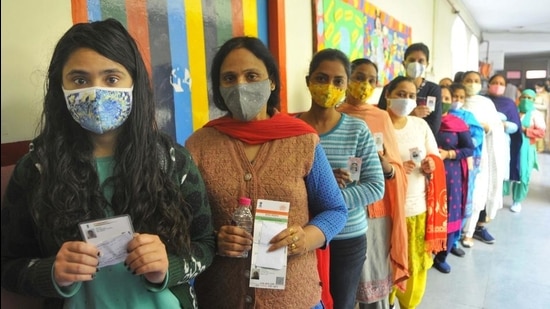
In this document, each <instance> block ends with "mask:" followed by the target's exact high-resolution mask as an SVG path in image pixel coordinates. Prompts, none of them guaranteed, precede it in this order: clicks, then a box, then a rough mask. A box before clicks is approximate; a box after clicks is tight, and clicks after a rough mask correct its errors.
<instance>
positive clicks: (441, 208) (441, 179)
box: [425, 154, 447, 253]
mask: <svg viewBox="0 0 550 309" xmlns="http://www.w3.org/2000/svg"><path fill="white" fill-rule="evenodd" d="M428 157H431V158H432V159H433V161H434V163H435V170H434V171H433V173H432V174H431V177H429V180H428V184H427V192H426V208H427V215H426V238H425V239H426V251H428V252H431V253H437V252H440V251H444V250H446V249H447V183H446V178H445V165H443V160H441V158H440V157H438V156H436V155H433V154H429V155H428Z"/></svg>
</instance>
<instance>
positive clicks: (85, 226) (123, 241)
mask: <svg viewBox="0 0 550 309" xmlns="http://www.w3.org/2000/svg"><path fill="white" fill-rule="evenodd" d="M78 226H79V228H80V233H81V234H82V238H83V239H84V241H86V242H87V243H91V244H93V245H95V246H96V247H97V249H98V250H99V252H100V256H99V265H98V267H100V268H101V267H105V266H109V265H114V264H118V263H120V262H122V261H124V260H125V259H126V257H127V256H128V251H127V246H128V243H129V242H130V241H131V240H132V238H133V237H134V228H133V226H132V220H131V219H130V216H129V215H122V216H116V217H111V218H105V219H99V220H92V221H86V222H82V223H79V225H78Z"/></svg>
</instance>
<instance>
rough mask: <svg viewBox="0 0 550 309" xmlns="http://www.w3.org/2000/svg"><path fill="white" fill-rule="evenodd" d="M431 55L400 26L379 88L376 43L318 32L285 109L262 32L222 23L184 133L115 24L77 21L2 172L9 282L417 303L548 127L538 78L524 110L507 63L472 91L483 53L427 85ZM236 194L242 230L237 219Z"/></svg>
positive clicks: (303, 304) (468, 243) (113, 294)
mask: <svg viewBox="0 0 550 309" xmlns="http://www.w3.org/2000/svg"><path fill="white" fill-rule="evenodd" d="M428 61H429V49H428V47H427V46H426V45H424V44H422V43H415V44H412V45H410V46H409V47H408V48H407V50H406V51H405V55H404V62H403V65H404V66H405V68H406V72H407V73H406V76H399V77H396V78H394V79H393V80H392V81H391V82H390V83H389V84H388V85H385V87H384V90H383V94H382V97H381V98H380V102H379V104H378V107H377V106H374V105H370V104H368V103H367V100H368V99H369V98H370V97H371V96H372V94H373V90H374V88H375V87H376V86H377V85H378V80H377V76H378V68H377V66H376V65H375V64H374V63H373V62H372V61H370V60H369V59H365V58H360V59H354V60H353V61H351V62H350V59H349V58H348V57H347V56H346V55H345V54H344V53H343V52H342V51H340V50H337V49H324V50H321V51H318V52H317V53H315V54H314V55H313V57H312V60H311V62H310V64H309V72H308V74H307V76H306V85H305V86H307V89H308V90H309V93H310V95H311V107H310V109H309V110H308V111H305V112H303V113H300V114H298V115H287V114H284V113H281V112H279V105H280V101H281V100H282V99H281V98H280V90H281V81H280V73H279V69H278V67H277V63H276V61H275V59H274V57H273V56H272V54H271V53H270V51H269V49H268V48H267V47H266V46H265V45H264V44H263V43H262V41H261V40H259V39H258V38H254V37H247V36H240V37H234V38H232V39H230V40H228V41H226V42H225V43H224V44H223V45H222V46H221V47H220V48H219V50H218V51H217V52H216V54H215V56H214V58H213V61H212V65H211V71H210V73H211V74H210V77H211V87H212V88H211V91H212V94H213V103H214V104H215V106H216V107H217V108H218V109H220V110H221V111H224V112H226V115H225V116H222V117H220V118H217V119H213V120H211V121H209V122H208V123H207V124H206V125H204V127H202V128H200V129H198V130H197V131H195V132H194V133H193V134H192V135H191V136H190V137H189V138H188V139H187V141H186V142H185V146H183V145H180V144H178V143H176V142H175V141H174V140H173V138H171V137H169V136H167V135H165V134H164V133H162V132H160V130H159V128H158V126H157V123H156V120H155V102H154V99H153V98H154V96H153V93H152V87H151V81H150V77H149V75H148V73H147V70H146V68H145V64H144V61H143V58H142V56H141V55H140V52H139V50H138V48H137V45H136V42H135V41H134V39H133V38H132V37H131V36H130V34H129V33H128V32H127V30H126V29H125V28H124V27H123V26H122V24H120V22H118V21H116V20H114V19H107V20H104V21H99V22H91V23H81V24H76V25H74V26H72V27H71V28H70V29H69V30H68V31H67V32H66V33H65V34H64V35H63V37H62V38H61V39H60V40H59V42H58V43H57V45H56V47H55V50H54V53H53V56H52V59H51V62H50V66H49V69H48V75H47V88H46V94H45V97H44V105H43V115H42V123H41V127H40V129H41V130H40V133H39V135H38V136H37V137H36V138H35V139H33V141H32V143H31V144H30V148H29V153H28V154H27V155H25V156H24V157H23V158H22V159H21V160H20V161H19V162H18V163H17V166H16V168H15V171H14V174H13V176H12V178H11V179H10V182H9V185H8V188H7V191H6V196H5V200H4V202H5V206H4V207H3V208H2V236H1V237H2V287H3V288H5V289H7V290H10V291H13V292H16V293H19V294H25V295H32V296H38V297H42V298H44V304H45V305H46V307H48V308H120V307H126V308H293V309H294V308H336V309H353V308H354V307H355V306H356V305H358V306H359V308H380V309H387V308H393V307H394V305H395V303H396V302H399V307H400V308H402V309H412V308H417V307H418V306H419V304H420V303H421V302H422V298H423V296H424V292H425V288H426V283H427V280H428V269H430V268H431V267H432V266H433V267H435V268H436V269H437V270H439V271H441V272H443V273H449V272H450V271H451V265H450V263H449V262H448V260H447V256H448V255H449V254H454V255H457V256H460V257H463V256H465V255H466V252H465V251H464V250H463V249H462V248H461V246H462V247H465V248H470V247H472V246H473V244H474V242H473V239H474V238H475V239H478V240H480V241H482V242H485V243H487V244H493V243H495V238H494V237H493V236H492V235H491V234H490V233H489V231H488V229H487V228H486V224H487V223H488V222H489V221H490V220H494V219H495V218H496V214H497V211H498V210H499V209H500V208H502V207H503V192H504V193H509V192H511V193H512V195H513V200H514V205H513V206H512V211H514V212H519V211H520V210H521V202H522V200H523V199H525V197H526V195H527V193H528V188H529V179H530V174H531V171H532V170H533V169H535V168H537V161H536V160H537V156H536V154H537V148H536V145H537V140H539V139H542V138H544V137H545V136H546V135H545V134H546V120H545V119H544V116H545V115H544V114H542V113H541V112H539V111H538V110H537V105H536V100H537V99H536V98H537V93H535V91H533V90H530V89H528V90H524V91H523V92H522V95H521V98H520V102H519V106H518V108H517V109H516V108H515V104H513V102H512V101H511V100H509V99H507V98H505V97H503V93H504V87H505V85H506V80H505V78H504V77H503V76H501V75H495V76H493V77H492V78H491V79H490V80H489V92H488V95H487V96H482V95H480V94H479V93H480V90H481V76H480V75H479V73H478V72H474V71H469V72H465V73H463V74H459V75H457V76H455V78H454V81H453V80H451V79H450V78H445V79H443V80H441V82H440V85H437V84H435V83H432V82H430V81H427V80H426V78H425V71H426V66H427V65H428ZM304 88H305V87H304ZM537 90H538V89H537ZM538 93H540V91H538ZM518 147H519V148H518ZM497 149H506V151H505V152H504V154H505V155H503V152H502V151H499V152H498V153H497ZM240 197H247V198H249V199H250V200H252V204H251V211H252V213H253V214H255V215H256V220H255V222H254V230H252V231H248V230H246V229H243V228H242V227H240V226H237V225H235V224H234V222H232V218H233V217H232V216H233V213H234V211H235V209H236V207H237V206H238V205H237V204H238V201H239V198H240ZM262 203H266V204H276V205H279V206H277V207H278V208H276V209H271V208H270V209H264V208H263V204H262ZM285 205H286V206H285ZM260 213H261V214H262V215H261V216H264V217H263V221H260ZM94 227H97V228H95V229H94ZM99 227H101V228H99ZM258 229H260V230H258ZM90 231H91V232H93V233H91V234H90ZM89 235H93V237H90V236H89ZM245 252H248V253H250V254H248V255H243V253H245ZM325 259H326V260H325ZM262 265H263V266H262ZM265 265H269V266H265ZM262 267H265V268H262ZM253 268H254V269H253ZM274 269H275V270H277V271H274ZM273 273H275V274H277V275H273ZM266 276H267V277H269V276H272V277H274V278H273V279H274V281H273V282H269V281H263V284H264V285H263V286H262V285H255V284H254V282H256V281H259V280H265V279H262V278H264V277H266ZM15 278H16V279H15Z"/></svg>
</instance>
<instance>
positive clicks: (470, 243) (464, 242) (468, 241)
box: [462, 237, 474, 248]
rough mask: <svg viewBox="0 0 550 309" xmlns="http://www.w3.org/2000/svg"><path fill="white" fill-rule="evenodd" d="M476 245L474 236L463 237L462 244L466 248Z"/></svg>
mask: <svg viewBox="0 0 550 309" xmlns="http://www.w3.org/2000/svg"><path fill="white" fill-rule="evenodd" d="M473 245H474V240H473V239H472V238H467V237H464V238H463V239H462V246H464V247H465V248H471V247H472V246H473Z"/></svg>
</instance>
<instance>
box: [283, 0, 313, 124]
mask: <svg viewBox="0 0 550 309" xmlns="http://www.w3.org/2000/svg"><path fill="white" fill-rule="evenodd" d="M311 6H312V4H311V1H309V0H287V1H286V2H285V21H286V23H285V30H286V36H285V38H286V64H287V68H286V69H287V87H288V89H287V95H288V112H289V113H299V112H303V111H307V110H308V109H309V108H310V105H311V96H310V95H309V92H308V89H307V87H306V75H307V71H308V67H309V62H310V61H311V58H312V56H313V22H312V18H313V17H312V7H311Z"/></svg>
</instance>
